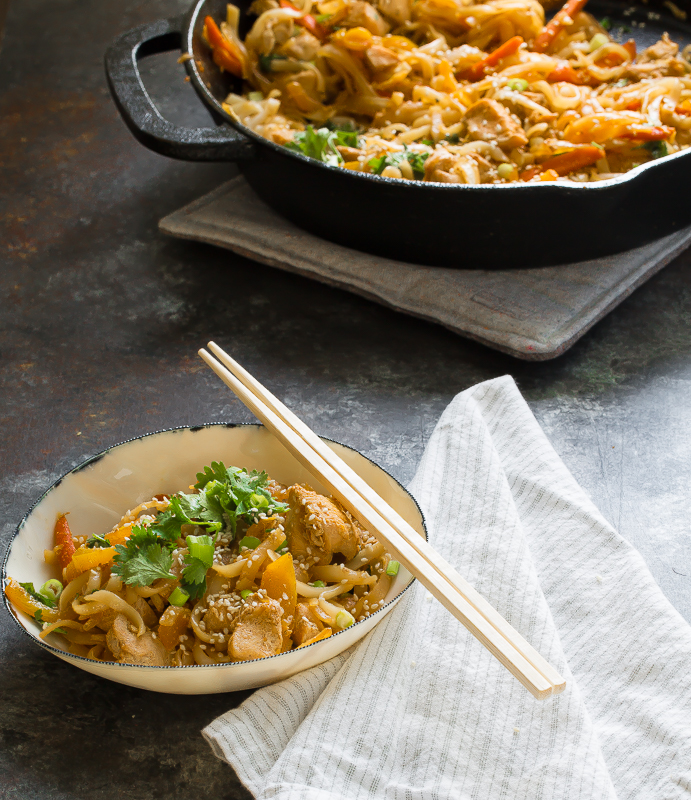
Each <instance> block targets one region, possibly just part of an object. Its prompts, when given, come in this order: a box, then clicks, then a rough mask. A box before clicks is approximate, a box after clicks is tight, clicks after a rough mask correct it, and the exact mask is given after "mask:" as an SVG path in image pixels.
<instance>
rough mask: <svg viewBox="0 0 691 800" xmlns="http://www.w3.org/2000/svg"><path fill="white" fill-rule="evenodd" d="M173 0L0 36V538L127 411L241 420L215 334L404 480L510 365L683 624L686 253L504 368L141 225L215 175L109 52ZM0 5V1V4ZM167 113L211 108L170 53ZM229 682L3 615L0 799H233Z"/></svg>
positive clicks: (162, 91) (156, 62)
mask: <svg viewBox="0 0 691 800" xmlns="http://www.w3.org/2000/svg"><path fill="white" fill-rule="evenodd" d="M183 8H184V3H182V2H176V0H150V2H148V3H138V2H132V1H131V0H121V1H120V2H115V1H114V0H101V2H99V3H97V4H94V3H88V2H85V0H61V2H59V3H56V2H47V0H21V2H19V0H15V1H14V3H13V4H11V5H10V8H9V14H8V19H7V28H6V32H5V38H4V43H3V49H2V52H1V53H0V170H1V171H2V178H1V179H0V187H1V189H0V225H1V226H2V239H1V241H2V254H3V256H2V258H3V268H2V271H1V273H0V282H1V287H2V288H1V290H0V291H1V297H2V303H1V309H2V310H1V314H2V322H1V328H0V331H1V333H0V353H1V359H2V371H1V376H0V380H1V381H2V386H1V392H2V395H1V397H2V404H1V406H0V408H1V411H0V416H1V423H2V425H1V429H0V435H1V436H2V450H1V451H0V452H1V456H0V464H1V469H0V481H1V487H2V491H1V492H0V504H1V507H2V516H1V517H0V520H1V526H2V527H1V528H0V536H1V540H2V541H1V547H2V550H3V552H4V548H5V546H6V543H7V541H8V540H9V538H10V536H11V535H12V532H13V530H14V527H15V525H16V524H17V522H18V521H19V519H20V518H21V516H22V514H23V513H24V511H25V510H26V509H27V507H28V506H29V505H30V504H31V503H32V501H33V500H35V499H36V498H37V497H38V495H39V494H40V493H41V491H42V490H43V489H44V488H45V487H47V486H48V485H49V484H50V483H51V482H52V481H53V480H54V479H55V478H56V477H58V476H59V475H60V474H62V473H63V472H65V471H66V470H68V469H69V468H70V467H71V466H73V465H74V464H76V463H77V462H78V461H80V460H82V459H83V458H84V457H85V456H88V455H90V454H92V453H95V452H97V451H99V450H100V449H102V448H104V447H105V446H107V445H110V444H112V443H114V442H117V441H120V440H123V439H126V438H128V437H130V436H135V435H137V434H140V433H143V432H144V431H151V430H156V429H159V428H164V427H169V426H174V425H182V424H189V423H199V422H206V421H211V420H233V421H245V420H249V419H250V415H249V413H248V412H247V411H245V409H244V408H243V407H242V406H241V405H240V404H239V403H238V402H236V401H234V400H233V399H232V398H231V397H229V394H228V392H227V391H226V390H225V389H224V387H223V386H222V385H221V384H220V383H219V382H218V381H217V379H216V378H215V377H214V376H213V375H211V374H210V373H208V371H207V370H206V369H205V368H204V367H203V365H202V363H201V362H200V361H199V359H198V358H197V356H196V350H197V348H198V347H199V346H201V345H203V344H204V343H205V342H206V341H207V340H208V339H210V338H214V339H216V341H218V342H219V343H221V344H222V345H224V346H226V347H228V348H229V349H230V350H231V351H232V352H233V353H235V354H237V355H238V356H239V357H240V358H241V360H242V361H243V363H244V364H245V365H246V366H247V367H249V368H250V369H251V370H252V371H253V372H254V373H255V374H256V375H257V376H258V377H259V379H260V380H262V381H263V382H265V383H266V384H267V385H268V386H270V387H271V388H272V389H273V390H274V391H276V393H277V394H278V395H279V396H282V397H283V398H285V399H286V401H287V402H288V403H289V404H290V406H291V407H292V408H294V409H295V410H296V411H297V412H298V413H299V414H300V415H301V416H302V417H304V418H305V419H306V420H307V422H308V423H309V424H310V425H312V426H313V427H314V428H316V430H317V431H319V432H321V433H323V434H327V435H329V436H331V437H333V438H335V439H340V440H342V441H344V442H346V443H348V444H350V445H353V446H354V447H357V448H358V449H360V450H362V451H363V452H365V453H366V454H367V455H368V456H370V457H372V458H374V459H375V460H377V461H379V462H380V463H381V464H383V465H384V466H385V467H386V468H387V469H389V470H390V471H391V472H392V473H393V474H394V475H396V476H397V477H398V478H400V479H402V480H404V481H407V480H409V479H410V478H411V477H412V475H413V473H414V470H415V466H416V464H417V461H418V459H419V458H420V455H421V453H422V450H423V447H424V445H425V442H426V440H427V438H428V436H429V434H430V432H431V430H432V428H433V426H434V424H435V422H436V420H437V418H438V416H439V414H440V413H441V411H442V410H443V408H444V407H445V405H446V404H447V403H448V401H449V400H450V399H451V397H452V396H453V395H454V394H455V393H456V392H458V391H460V390H462V389H464V388H466V387H467V386H470V385H471V384H473V383H476V382H478V381H482V380H485V379H487V378H490V377H493V376H496V375H502V374H505V373H511V374H512V375H514V377H515V378H516V380H517V381H518V383H519V386H520V387H521V389H522V390H523V392H524V394H525V396H526V397H527V398H528V400H529V402H530V404H531V407H532V408H533V410H534V412H535V414H536V415H537V417H538V419H539V421H540V422H541V424H542V426H543V427H544V429H545V431H546V432H547V434H548V436H549V437H550V439H551V440H552V442H553V443H554V446H555V447H556V449H557V451H558V452H559V453H560V455H561V456H562V458H563V459H564V461H565V462H566V464H567V465H568V466H569V467H570V468H571V470H572V471H573V473H574V474H575V476H576V478H577V479H578V480H579V481H580V483H581V485H582V486H584V487H585V489H586V490H587V491H588V492H589V493H590V494H591V496H592V497H593V499H594V501H595V502H596V504H597V505H598V506H599V507H600V509H601V510H602V511H603V513H604V514H605V516H606V517H607V518H608V519H609V520H610V521H611V522H612V523H613V524H614V525H615V526H616V527H617V528H618V529H619V530H620V531H621V532H622V533H623V534H624V535H625V536H627V537H628V538H629V539H630V540H631V541H632V542H633V543H634V544H635V545H636V546H637V547H638V548H639V549H640V550H641V551H642V553H643V555H644V557H645V558H646V560H647V562H648V564H649V565H650V568H651V569H652V571H653V574H654V575H655V577H656V579H657V580H658V582H659V583H660V585H661V586H662V588H663V590H664V591H665V593H666V594H667V596H668V597H669V599H670V600H671V601H672V603H673V604H674V605H675V606H676V608H677V609H678V610H679V612H680V613H681V614H682V615H683V616H684V617H685V618H686V619H687V620H689V621H690V622H691V536H690V535H689V532H688V527H689V525H688V522H687V520H688V516H689V515H688V511H687V508H688V503H689V495H690V494H691V489H690V488H689V486H690V484H691V434H690V431H691V393H690V392H689V387H690V385H691V324H690V311H691V274H690V273H689V267H691V253H686V254H685V255H684V256H682V257H680V258H678V259H677V260H676V261H675V262H674V263H673V264H672V265H671V266H669V267H667V268H666V269H665V270H664V271H663V272H662V273H661V274H660V275H658V276H657V277H655V278H654V279H653V280H651V281H650V282H649V283H648V284H646V285H645V286H644V287H643V288H642V289H640V290H638V292H636V293H635V294H634V295H633V296H632V297H631V298H629V299H628V300H627V301H625V303H624V304H623V305H622V306H620V307H619V308H617V309H616V310H615V311H614V313H612V314H611V315H610V316H609V317H608V318H606V319H605V320H604V321H603V322H601V323H599V324H598V325H597V326H596V327H595V328H594V329H593V330H592V331H591V332H590V333H589V334H587V335H586V337H585V338H584V339H583V340H581V341H580V342H579V343H578V344H577V345H576V346H575V347H574V348H573V349H572V350H571V351H569V352H568V353H567V354H566V355H564V356H562V357H561V358H559V359H557V360H556V361H552V362H547V363H532V364H531V363H519V362H517V361H515V360H513V359H511V358H510V357H508V356H503V355H500V354H498V353H495V352H492V351H490V350H487V349H485V348H483V347H482V346H480V345H476V344H473V343H471V342H468V341H465V340H463V339H461V338H459V337H457V336H455V335H453V334H451V333H449V332H447V331H445V330H444V329H442V328H440V327H436V326H434V325H432V324H428V323H425V322H422V321H418V320H415V319H411V318H409V317H405V316H402V315H400V314H396V313H395V312H393V311H390V310H387V309H385V308H382V307H380V306H378V305H375V304H374V303H371V302H368V301H367V300H364V299H361V298H358V297H356V296H353V295H350V294H347V293H345V292H342V291H339V290H335V289H330V288H328V287H325V286H323V285H320V284H317V283H313V282H310V281H309V280H307V279H304V278H300V277H296V276H292V275H288V274H285V273H282V272H279V271H276V270H272V269H271V268H268V267H264V266H260V265H257V264H253V263H252V262H249V261H246V260H243V259H242V258H239V257H237V258H235V259H229V255H228V254H227V253H226V252H221V251H218V252H217V251H216V250H214V249H213V248H210V247H207V246H202V245H195V244H188V243H184V242H179V241H173V240H169V239H167V238H165V237H164V236H162V235H161V234H159V233H158V231H157V228H156V226H157V222H158V220H159V219H160V218H161V217H162V216H164V215H165V214H167V213H169V212H170V211H172V210H173V209H175V208H177V207H179V206H181V205H183V204H184V203H186V202H189V201H190V200H192V199H193V198H195V197H196V196H199V195H201V194H202V193H204V192H206V191H209V190H210V189H211V188H213V187H214V186H216V185H217V184H219V183H220V182H221V181H223V180H227V179H228V178H229V177H231V176H232V175H233V174H234V168H233V167H232V166H228V165H198V164H184V163H176V162H172V161H168V160H166V159H164V158H161V157H158V156H156V155H153V154H152V153H150V152H148V151H147V150H145V149H144V148H143V147H141V146H139V145H138V144H137V143H136V142H135V141H134V139H133V138H132V137H131V135H130V134H129V133H128V131H127V130H126V129H125V127H124V125H123V124H122V123H121V121H120V119H119V118H118V115H117V113H116V111H115V108H114V106H113V104H112V102H111V100H110V97H109V95H108V90H107V88H106V83H105V79H104V75H103V68H102V58H103V52H104V50H105V48H106V46H107V44H108V43H109V41H110V40H111V39H112V38H113V37H114V36H115V35H116V34H118V33H120V32H121V31H124V30H127V29H128V28H131V27H133V26H135V25H137V24H139V23H142V22H145V21H148V20H152V19H156V18H159V17H162V16H170V15H173V14H176V13H178V12H179V11H181V10H183ZM0 16H1V15H0ZM144 71H145V77H146V82H147V85H148V87H149V88H150V91H151V92H152V94H153V96H154V97H155V98H156V100H157V102H158V103H159V105H160V108H161V109H162V111H163V113H164V114H166V115H168V116H169V117H170V118H173V119H175V120H176V121H179V122H186V123H188V124H199V123H206V122H207V121H208V119H207V116H206V113H205V112H204V111H203V109H202V108H201V107H200V106H199V104H198V102H197V100H196V98H195V97H194V95H193V93H192V90H191V89H190V87H189V86H188V85H186V84H185V82H184V73H183V71H182V69H181V68H180V67H179V66H178V65H177V64H176V63H175V58H174V56H171V55H168V56H156V57H153V58H151V59H149V60H148V61H147V62H146V63H145V67H144ZM241 700H242V696H240V695H216V696H210V697H167V696H163V695H156V694H148V693H146V692H143V691H138V690H133V689H129V688H126V687H122V686H118V685H116V684H112V683H107V682H104V681H101V680H98V679H96V678H93V677H90V676H88V675H86V674H85V673H82V672H77V671H76V670H75V669H73V668H72V667H70V666H68V665H67V664H64V663H62V662H60V661H58V660H57V659H55V658H53V657H52V656H50V655H49V654H48V653H45V652H43V651H41V650H40V649H39V648H36V647H33V646H30V644H29V643H28V642H27V641H26V639H24V638H23V637H20V635H19V634H18V632H17V631H16V630H15V629H14V627H13V626H12V625H11V623H10V620H9V619H8V617H7V615H6V614H5V613H4V612H3V613H2V614H0V798H3V800H4V799H5V798H13V800H14V798H17V799H18V798H22V800H33V799H34V798H41V800H43V799H44V798H56V799H57V798H61V799H62V798H65V800H67V798H70V799H73V798H93V799H96V798H104V799H105V798H108V799H109V798H113V797H118V798H157V797H170V796H189V797H194V798H196V800H206V799H207V798H209V799H210V798H214V800H223V799H224V798H225V799H226V800H231V798H232V799H235V798H245V797H247V796H248V795H247V793H246V792H245V790H244V789H243V788H242V787H241V786H240V785H239V783H238V781H237V779H236V778H235V776H234V774H233V772H232V770H231V769H230V768H229V767H227V766H225V765H224V764H222V763H221V762H219V761H216V760H215V759H214V758H213V756H212V755H211V751H210V750H209V749H208V747H207V745H206V744H205V743H204V742H203V740H202V739H201V737H200V735H199V730H200V728H201V727H203V725H205V724H206V723H207V722H208V721H210V720H211V719H212V718H213V717H214V716H216V715H217V714H218V713H220V712H222V711H224V710H226V709H228V708H230V707H231V706H233V705H236V704H237V703H238V702H240V701H241Z"/></svg>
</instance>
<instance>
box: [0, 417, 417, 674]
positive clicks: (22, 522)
mask: <svg viewBox="0 0 691 800" xmlns="http://www.w3.org/2000/svg"><path fill="white" fill-rule="evenodd" d="M214 427H221V428H257V429H260V428H265V426H264V425H262V424H261V423H257V422H207V423H204V424H202V425H178V426H176V427H174V428H162V429H161V430H157V431H150V432H149V433H143V434H141V435H140V436H133V437H132V438H131V439H124V440H123V441H121V442H118V443H117V444H114V445H111V446H110V447H107V448H106V449H105V450H101V451H100V452H98V453H96V454H95V455H93V456H89V458H87V459H86V460H85V461H82V462H81V463H80V464H77V466H76V467H72V469H70V470H68V471H67V472H65V473H64V474H63V475H61V476H60V477H59V478H58V479H57V480H55V481H54V482H53V483H52V484H51V485H50V486H49V487H48V488H47V489H46V490H45V491H44V492H43V493H42V494H41V495H40V497H39V498H38V499H37V500H36V501H35V502H34V503H33V504H32V506H31V508H29V510H28V511H27V512H26V514H24V516H23V517H22V519H21V520H20V522H19V524H18V525H17V527H16V528H15V530H14V533H13V534H12V538H11V539H10V541H9V542H8V545H7V551H6V552H5V557H4V558H3V561H2V571H1V572H0V579H1V580H2V586H3V589H4V586H5V583H6V581H7V579H8V577H9V576H8V575H7V562H8V561H9V558H10V554H11V553H12V547H13V545H14V543H15V541H16V539H17V537H18V536H19V534H20V533H21V531H22V529H23V527H24V525H25V524H26V521H27V520H28V519H29V517H30V516H31V514H32V513H33V512H34V511H35V509H36V508H37V507H38V506H39V505H40V504H41V503H42V502H43V501H44V500H45V498H46V497H47V496H48V495H49V494H50V493H51V492H52V491H53V490H54V489H57V487H58V486H60V484H61V483H62V482H63V480H65V478H67V477H68V476H69V475H72V474H74V473H77V472H81V471H82V470H83V469H86V468H87V467H89V466H91V465H92V464H95V463H96V462H97V461H100V460H101V459H102V458H103V457H104V456H106V455H108V453H110V452H111V450H115V449H116V448H117V447H122V446H123V445H126V444H131V443H132V442H136V441H139V440H141V439H146V438H148V437H149V436H157V435H159V434H162V433H175V432H176V431H190V432H191V433H196V432H197V431H200V430H204V429H206V428H214ZM319 438H320V439H322V440H323V441H325V442H331V443H332V444H337V445H339V446H341V447H345V448H346V449H347V450H352V451H353V452H354V453H357V454H358V455H359V456H362V458H364V459H366V460H367V461H369V462H370V464H373V465H374V466H375V467H377V468H378V469H380V470H381V471H382V472H384V473H386V474H387V475H388V476H389V477H390V478H391V480H393V481H394V482H395V483H396V484H397V485H398V486H400V487H401V489H403V491H404V492H405V493H406V494H407V495H408V496H409V497H410V498H411V500H412V501H413V503H414V504H415V508H416V509H417V511H418V514H419V515H420V520H421V522H422V529H423V531H424V533H425V540H427V541H429V534H428V532H427V521H426V519H425V515H424V513H423V512H422V509H421V508H420V504H419V503H418V501H417V500H416V498H415V497H414V496H413V495H412V494H411V493H410V492H409V491H408V490H407V489H406V488H405V486H403V484H402V483H401V482H400V481H399V480H397V479H396V478H394V476H393V475H392V474H391V473H390V472H389V471H388V470H386V469H384V467H382V466H381V465H380V464H377V463H376V461H373V460H372V459H371V458H368V456H366V455H364V453H361V452H360V451H359V450H356V449H355V448H354V447H351V446H350V445H347V444H343V442H339V441H338V440H337V439H331V438H329V437H328V436H320V437H319ZM416 580H417V578H416V577H415V576H414V575H413V576H412V580H411V581H410V582H409V583H408V584H407V585H406V586H405V587H404V588H403V589H402V590H401V591H400V592H399V593H398V594H397V595H396V596H395V597H394V598H393V599H391V600H389V602H388V603H387V604H386V605H384V606H382V607H381V608H378V609H377V610H376V611H375V612H374V614H370V616H369V617H367V618H366V619H363V620H360V621H359V622H355V623H354V624H353V625H351V626H350V627H349V628H345V629H344V630H342V631H338V632H337V633H334V634H332V636H340V635H341V634H342V633H346V632H347V631H350V630H352V629H353V628H355V627H356V626H357V625H361V624H362V623H364V622H366V621H367V620H369V619H372V617H376V616H377V615H378V614H381V613H382V612H383V611H385V610H386V609H387V608H389V607H390V606H391V605H392V604H393V603H396V602H398V600H400V599H401V597H403V595H404V594H405V592H407V591H408V589H409V588H410V587H411V586H412V585H413V584H414V583H415V581H416ZM2 597H3V601H4V605H5V609H6V610H7V613H8V614H9V615H10V617H11V618H12V620H13V621H14V623H15V624H16V625H17V627H18V628H19V629H20V631H21V632H22V633H23V634H24V636H26V637H27V638H29V639H30V640H31V641H32V642H33V643H34V644H37V645H38V646H39V647H42V648H43V649H44V650H47V651H48V652H50V653H53V654H54V655H57V656H58V657H59V658H66V659H69V660H74V661H77V662H84V663H86V664H101V665H103V666H107V667H117V668H121V669H128V670H131V669H135V670H142V669H143V670H164V671H166V672H167V671H169V670H180V669H191V670H197V669H232V668H233V667H240V666H242V665H244V664H255V663H258V662H259V661H261V662H263V663H264V662H267V661H269V660H270V659H275V658H281V657H283V656H289V655H291V653H295V652H297V649H298V648H296V649H295V650H287V651H286V652H285V653H277V654H276V655H274V656H265V657H264V658H255V659H252V660H250V661H231V662H229V663H227V664H186V665H184V666H181V667H158V666H147V665H143V664H121V663H120V662H119V661H95V660H94V659H91V658H86V657H85V656H79V655H76V654H75V653H69V652H67V651H66V650H61V649H60V648H59V647H55V646H54V645H52V644H50V643H49V642H46V641H44V640H43V639H39V638H37V637H35V636H32V635H31V633H29V631H28V630H27V629H26V628H25V627H24V626H23V625H22V623H21V622H20V621H19V619H18V618H17V616H16V614H15V612H14V610H13V609H12V605H11V603H10V601H9V600H8V599H7V595H6V594H5V592H4V591H3V593H2ZM332 636H329V637H328V638H329V639H331V638H332ZM323 641H327V640H326V639H324V640H323ZM319 644H321V642H313V643H312V644H310V645H306V646H305V647H304V648H299V649H304V650H307V649H308V648H311V647H315V646H317V645H319Z"/></svg>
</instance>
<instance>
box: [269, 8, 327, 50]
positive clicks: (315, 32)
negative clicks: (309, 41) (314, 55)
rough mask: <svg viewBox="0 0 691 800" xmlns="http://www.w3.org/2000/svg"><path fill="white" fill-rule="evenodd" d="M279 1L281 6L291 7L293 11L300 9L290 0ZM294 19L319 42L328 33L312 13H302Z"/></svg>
mask: <svg viewBox="0 0 691 800" xmlns="http://www.w3.org/2000/svg"><path fill="white" fill-rule="evenodd" d="M279 3H280V4H281V8H292V9H293V11H300V9H299V8H298V7H297V6H294V5H293V4H292V3H291V2H290V0H279ZM295 21H296V22H297V24H298V25H301V26H302V27H303V28H304V29H305V30H307V31H309V32H310V33H311V34H312V36H316V37H317V39H319V41H320V42H323V41H324V40H325V39H326V38H327V37H328V35H329V31H328V30H327V29H326V28H325V27H324V26H323V25H322V24H321V23H319V22H317V20H316V18H315V17H313V16H312V14H303V15H302V16H301V17H300V18H299V19H296V20H295Z"/></svg>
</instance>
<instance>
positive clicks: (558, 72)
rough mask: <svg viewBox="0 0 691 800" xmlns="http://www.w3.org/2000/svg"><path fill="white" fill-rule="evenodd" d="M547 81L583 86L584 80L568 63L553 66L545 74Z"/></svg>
mask: <svg viewBox="0 0 691 800" xmlns="http://www.w3.org/2000/svg"><path fill="white" fill-rule="evenodd" d="M547 81H548V82H549V83H561V82H564V83H574V84H576V86H583V84H584V83H585V81H584V80H583V78H582V77H581V76H580V75H579V74H578V73H577V72H576V70H575V69H574V68H573V67H572V66H571V65H570V64H560V65H559V66H558V67H555V68H554V69H553V70H552V71H551V72H550V73H549V75H548V76H547Z"/></svg>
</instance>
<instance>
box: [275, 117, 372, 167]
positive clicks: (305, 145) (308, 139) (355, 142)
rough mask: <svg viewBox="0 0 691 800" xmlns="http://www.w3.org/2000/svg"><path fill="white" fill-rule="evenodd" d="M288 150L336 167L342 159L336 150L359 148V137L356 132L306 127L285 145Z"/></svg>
mask: <svg viewBox="0 0 691 800" xmlns="http://www.w3.org/2000/svg"><path fill="white" fill-rule="evenodd" d="M285 146H286V147H287V148H288V150H293V151H295V152H296V153H302V155H304V156H308V157H309V158H314V159H316V160H317V161H321V162H322V163H324V164H331V166H338V165H339V164H340V163H341V162H342V161H343V157H342V156H341V154H340V153H339V152H338V150H337V149H336V148H337V147H338V146H342V147H359V146H360V137H359V136H358V134H357V131H353V130H343V129H336V130H332V129H329V128H319V129H318V130H316V131H315V130H314V128H313V127H312V126H311V125H308V126H307V127H306V128H305V130H304V131H300V132H299V133H296V134H295V135H294V136H293V140H292V141H291V142H288V143H287V144H286V145H285Z"/></svg>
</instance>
